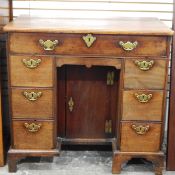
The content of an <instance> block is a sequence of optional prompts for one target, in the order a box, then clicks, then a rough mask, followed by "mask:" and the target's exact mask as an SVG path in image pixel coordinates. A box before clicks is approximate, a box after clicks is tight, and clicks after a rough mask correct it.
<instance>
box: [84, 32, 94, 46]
mask: <svg viewBox="0 0 175 175" xmlns="http://www.w3.org/2000/svg"><path fill="white" fill-rule="evenodd" d="M82 38H83V40H84V42H85V43H86V46H87V47H91V46H92V44H93V43H94V42H95V40H96V37H95V36H93V35H92V34H87V35H86V36H83V37H82Z"/></svg>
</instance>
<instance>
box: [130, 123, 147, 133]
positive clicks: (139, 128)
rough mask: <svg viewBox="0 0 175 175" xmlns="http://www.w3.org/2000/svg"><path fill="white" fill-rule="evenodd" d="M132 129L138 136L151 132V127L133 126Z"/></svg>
mask: <svg viewBox="0 0 175 175" xmlns="http://www.w3.org/2000/svg"><path fill="white" fill-rule="evenodd" d="M131 128H132V129H133V130H134V131H135V132H136V134H138V135H144V134H146V133H147V132H148V131H149V129H150V126H149V125H146V126H143V125H135V124H132V125H131Z"/></svg>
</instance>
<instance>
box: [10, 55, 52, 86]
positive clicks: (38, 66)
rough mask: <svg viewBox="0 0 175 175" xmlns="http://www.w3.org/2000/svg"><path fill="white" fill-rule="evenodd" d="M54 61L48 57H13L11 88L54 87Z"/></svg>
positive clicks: (11, 60) (11, 57)
mask: <svg viewBox="0 0 175 175" xmlns="http://www.w3.org/2000/svg"><path fill="white" fill-rule="evenodd" d="M53 59H54V58H51V57H46V56H14V55H11V56H10V57H9V65H10V80H11V86H30V87H52V86H53Z"/></svg>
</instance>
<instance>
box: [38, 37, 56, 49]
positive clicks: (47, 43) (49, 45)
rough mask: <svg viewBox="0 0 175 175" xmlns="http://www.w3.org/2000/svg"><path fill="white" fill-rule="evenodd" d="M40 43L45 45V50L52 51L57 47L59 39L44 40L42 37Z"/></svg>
mask: <svg viewBox="0 0 175 175" xmlns="http://www.w3.org/2000/svg"><path fill="white" fill-rule="evenodd" d="M39 43H40V45H41V46H42V47H43V49H44V50H47V51H51V50H54V49H55V47H56V46H57V45H58V40H54V41H51V40H46V41H44V40H42V39H40V40H39Z"/></svg>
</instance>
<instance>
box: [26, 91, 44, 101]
mask: <svg viewBox="0 0 175 175" xmlns="http://www.w3.org/2000/svg"><path fill="white" fill-rule="evenodd" d="M23 95H24V96H25V97H26V98H27V99H28V100H29V101H36V100H37V99H38V98H39V97H41V96H42V92H27V91H24V92H23Z"/></svg>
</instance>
